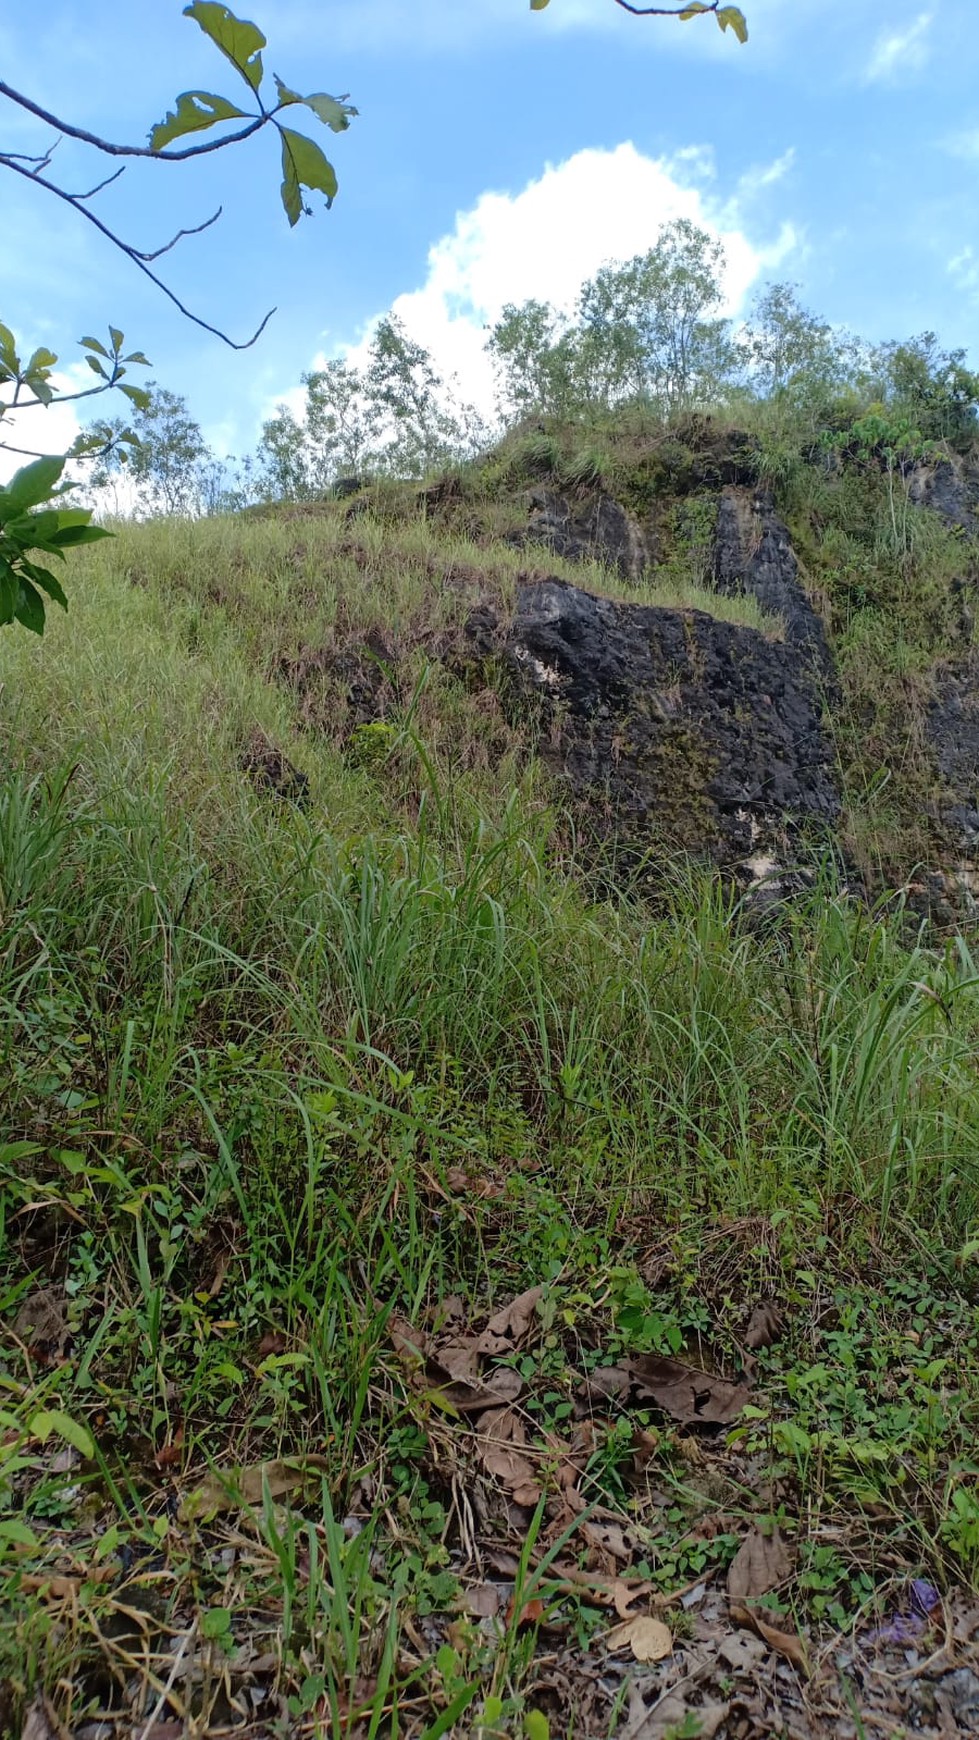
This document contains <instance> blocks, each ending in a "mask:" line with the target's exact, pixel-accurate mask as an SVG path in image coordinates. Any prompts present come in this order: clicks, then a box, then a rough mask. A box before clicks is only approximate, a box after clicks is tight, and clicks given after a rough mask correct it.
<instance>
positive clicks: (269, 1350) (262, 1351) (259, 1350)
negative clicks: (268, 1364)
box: [255, 1329, 289, 1360]
mask: <svg viewBox="0 0 979 1740" xmlns="http://www.w3.org/2000/svg"><path fill="white" fill-rule="evenodd" d="M288 1346H289V1338H288V1336H286V1335H283V1333H282V1331H281V1329H270V1330H269V1332H268V1334H267V1335H263V1336H262V1339H261V1341H260V1342H259V1344H258V1346H257V1347H256V1349H255V1358H256V1359H258V1360H262V1359H270V1358H271V1357H272V1355H273V1354H278V1353H285V1351H286V1348H287V1347H288Z"/></svg>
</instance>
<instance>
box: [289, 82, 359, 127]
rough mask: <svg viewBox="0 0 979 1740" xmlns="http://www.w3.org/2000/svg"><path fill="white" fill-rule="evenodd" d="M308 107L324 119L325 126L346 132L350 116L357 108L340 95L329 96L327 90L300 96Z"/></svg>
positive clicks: (301, 100) (354, 113) (320, 118)
mask: <svg viewBox="0 0 979 1740" xmlns="http://www.w3.org/2000/svg"><path fill="white" fill-rule="evenodd" d="M299 101H300V102H301V103H305V105H306V107H307V109H312V111H313V114H314V115H316V116H317V117H318V118H319V120H321V121H322V123H323V125H324V127H329V128H330V131H331V132H333V133H345V132H346V131H347V128H348V127H349V125H350V117H351V116H352V115H356V113H357V110H356V109H355V108H354V107H353V105H352V103H344V102H342V101H341V100H340V98H339V97H331V96H328V95H327V93H326V91H314V92H313V94H312V96H311V97H300V99H299Z"/></svg>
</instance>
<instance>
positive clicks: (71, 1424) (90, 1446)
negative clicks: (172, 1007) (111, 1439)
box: [31, 1408, 95, 1462]
mask: <svg viewBox="0 0 979 1740" xmlns="http://www.w3.org/2000/svg"><path fill="white" fill-rule="evenodd" d="M31 1432H32V1434H33V1436H34V1437H35V1438H40V1440H41V1443H42V1444H43V1443H45V1442H46V1440H47V1439H48V1438H50V1437H51V1435H52V1433H53V1434H55V1435H56V1436H57V1437H58V1438H63V1439H64V1441H65V1443H66V1444H70V1445H71V1446H72V1448H73V1449H75V1450H77V1451H78V1452H79V1454H80V1455H81V1456H84V1457H85V1458H86V1460H87V1461H89V1462H90V1461H91V1460H92V1458H93V1457H94V1455H95V1444H94V1442H93V1439H92V1434H91V1433H90V1432H89V1430H88V1428H87V1427H85V1426H83V1425H82V1424H81V1423H80V1422H79V1421H78V1420H73V1419H72V1417H71V1415H70V1414H65V1413H62V1411H61V1409H60V1408H42V1409H41V1410H40V1412H39V1413H36V1414H35V1415H34V1418H33V1419H32V1421H31Z"/></svg>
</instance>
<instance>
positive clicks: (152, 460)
mask: <svg viewBox="0 0 979 1740" xmlns="http://www.w3.org/2000/svg"><path fill="white" fill-rule="evenodd" d="M147 392H148V393H149V403H148V404H147V405H146V407H145V408H144V409H141V410H139V411H137V413H136V415H135V417H134V418H133V427H132V433H133V434H134V435H135V437H136V442H135V444H134V445H132V446H130V447H126V446H123V445H122V444H121V440H120V437H121V434H122V433H123V428H122V424H121V422H119V421H116V422H114V423H105V424H102V425H101V426H100V427H99V428H98V429H97V430H96V431H94V433H95V434H96V436H97V438H98V439H99V440H100V441H101V442H102V443H103V446H102V453H101V455H100V457H99V460H98V462H97V463H96V465H95V468H94V470H93V472H92V477H91V483H92V487H93V488H94V489H106V488H108V487H109V486H110V485H111V484H113V483H114V482H115V481H116V480H121V479H126V480H127V482H128V485H129V488H128V490H127V491H126V494H127V495H128V496H129V498H130V500H129V505H131V506H132V507H133V508H134V509H135V510H136V511H137V512H139V513H140V514H144V515H146V516H151V515H153V514H161V513H163V514H177V515H184V516H194V515H197V514H201V513H206V512H207V511H208V510H209V509H210V507H211V506H212V505H213V503H214V500H215V497H216V495H217V493H218V480H219V475H220V471H221V467H220V465H219V464H218V461H217V460H216V459H215V456H214V454H213V453H212V452H211V449H210V448H209V447H208V445H207V442H206V441H205V439H204V435H203V432H202V430H201V426H200V424H199V423H197V422H195V420H194V418H193V417H192V416H191V415H190V413H189V411H188V409H187V401H186V399H183V398H181V397H180V396H179V395H178V394H176V393H170V392H168V391H167V390H166V388H164V387H159V386H157V384H156V382H155V381H150V382H149V383H148V386H147Z"/></svg>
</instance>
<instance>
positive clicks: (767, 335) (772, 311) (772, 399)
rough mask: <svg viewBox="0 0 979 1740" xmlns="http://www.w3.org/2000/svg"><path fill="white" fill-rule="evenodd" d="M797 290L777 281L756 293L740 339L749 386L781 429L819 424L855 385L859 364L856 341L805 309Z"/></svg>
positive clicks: (777, 427) (794, 286)
mask: <svg viewBox="0 0 979 1740" xmlns="http://www.w3.org/2000/svg"><path fill="white" fill-rule="evenodd" d="M797 290H798V286H797V285H795V284H786V283H781V284H767V285H766V286H765V287H764V289H763V290H761V291H759V293H758V295H757V296H756V297H755V299H754V302H753V304H752V309H751V313H750V315H749V317H748V320H747V322H746V323H745V327H744V331H743V333H742V335H741V341H740V350H741V355H742V358H743V360H744V364H745V367H746V369H747V376H748V383H749V386H750V388H751V390H752V392H753V393H754V394H755V395H756V396H757V397H758V398H760V399H763V400H765V401H767V403H768V405H769V407H770V414H771V418H772V422H773V424H774V426H775V427H776V429H779V430H781V429H782V427H783V425H785V424H793V425H796V426H798V425H799V424H800V422H802V423H806V422H809V423H810V424H812V423H813V422H814V421H816V420H818V418H819V417H820V416H821V415H822V413H823V411H824V409H825V407H826V405H827V402H828V401H829V399H831V398H832V397H833V395H834V394H838V393H840V392H841V391H842V390H843V389H844V388H845V387H847V386H848V385H850V384H851V383H852V382H853V379H854V376H855V373H856V371H857V369H858V366H859V360H860V357H859V349H860V347H859V346H857V344H856V342H855V341H854V340H853V339H852V338H851V337H850V336H849V335H848V334H845V333H839V332H834V331H833V328H832V327H831V326H830V325H829V324H828V323H827V322H826V321H824V320H819V319H817V318H816V316H815V315H814V314H811V313H810V312H809V310H808V309H807V308H804V307H803V306H802V304H801V303H800V301H799V298H798V295H797Z"/></svg>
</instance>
